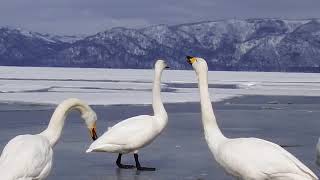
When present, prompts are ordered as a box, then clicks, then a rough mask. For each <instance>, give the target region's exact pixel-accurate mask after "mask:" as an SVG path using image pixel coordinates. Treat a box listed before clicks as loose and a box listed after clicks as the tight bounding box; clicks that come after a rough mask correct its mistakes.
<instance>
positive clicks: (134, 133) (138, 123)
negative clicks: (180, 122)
mask: <svg viewBox="0 0 320 180" xmlns="http://www.w3.org/2000/svg"><path fill="white" fill-rule="evenodd" d="M155 123H156V122H155V119H154V116H148V115H141V116H135V117H131V118H129V119H126V120H124V121H121V122H119V123H118V124H116V125H114V126H113V127H111V128H110V129H109V130H108V131H107V132H105V133H104V134H103V135H102V136H100V137H99V138H98V139H97V140H96V141H94V142H93V143H92V144H91V146H90V148H89V149H96V148H99V147H101V146H105V145H119V146H127V147H129V148H132V149H135V148H138V147H139V146H142V145H147V144H148V142H149V141H152V140H153V139H154V138H155V137H156V136H157V135H158V133H159V132H158V131H157V129H156V127H155Z"/></svg>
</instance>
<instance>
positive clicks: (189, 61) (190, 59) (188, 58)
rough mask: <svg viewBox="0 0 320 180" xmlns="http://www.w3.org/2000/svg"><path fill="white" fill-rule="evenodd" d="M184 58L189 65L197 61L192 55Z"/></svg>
mask: <svg viewBox="0 0 320 180" xmlns="http://www.w3.org/2000/svg"><path fill="white" fill-rule="evenodd" d="M186 58H187V62H188V63H189V64H191V65H192V64H193V63H194V62H196V61H197V58H195V57H192V56H187V57H186Z"/></svg>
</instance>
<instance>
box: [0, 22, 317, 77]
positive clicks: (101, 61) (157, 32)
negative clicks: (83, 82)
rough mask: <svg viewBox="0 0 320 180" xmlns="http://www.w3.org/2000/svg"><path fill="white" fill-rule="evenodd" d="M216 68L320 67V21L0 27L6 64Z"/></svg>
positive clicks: (2, 60)
mask: <svg viewBox="0 0 320 180" xmlns="http://www.w3.org/2000/svg"><path fill="white" fill-rule="evenodd" d="M186 55H192V56H201V57H204V58H205V59H206V60H207V62H208V64H209V67H210V69H211V70H251V71H305V72H307V71H308V72H311V71H312V72H319V71H320V68H319V67H320V21H319V20H317V19H311V20H280V19H248V20H223V21H212V22H199V23H192V24H182V25H176V26H167V25H157V26H151V27H146V28H143V29H128V28H113V29H110V30H106V31H104V32H100V33H97V34H95V35H92V36H87V37H83V38H79V37H77V36H75V37H72V36H71V37H69V38H68V37H63V36H53V35H48V34H46V35H43V34H40V33H34V32H27V31H22V30H17V29H9V28H0V65H18V66H68V67H70V66H71V67H75V66H76V67H109V68H150V67H152V65H153V62H154V60H155V59H158V58H163V59H166V60H167V61H169V64H170V66H171V67H173V68H176V69H183V68H187V67H188V68H190V67H189V66H188V65H187V64H186V62H185V56H186Z"/></svg>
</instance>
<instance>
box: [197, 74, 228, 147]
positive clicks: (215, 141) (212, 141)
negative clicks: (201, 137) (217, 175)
mask: <svg viewBox="0 0 320 180" xmlns="http://www.w3.org/2000/svg"><path fill="white" fill-rule="evenodd" d="M198 81H199V89H200V102H201V115H202V123H203V127H204V133H205V138H206V140H207V142H208V144H209V146H210V148H213V150H214V149H216V148H217V147H218V145H219V143H220V142H221V141H223V140H224V139H226V137H224V135H223V134H222V132H221V131H220V129H219V126H218V124H217V121H216V117H215V115H214V113H213V109H212V103H211V100H210V95H209V90H208V72H207V71H203V72H200V73H199V74H198Z"/></svg>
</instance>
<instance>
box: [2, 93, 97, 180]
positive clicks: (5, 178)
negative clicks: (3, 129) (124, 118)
mask: <svg viewBox="0 0 320 180" xmlns="http://www.w3.org/2000/svg"><path fill="white" fill-rule="evenodd" d="M72 109H76V110H78V111H80V113H81V116H82V118H83V119H84V120H85V123H86V125H87V127H88V128H89V130H90V134H91V136H92V138H93V139H94V140H95V139H97V135H96V131H95V129H96V119H97V118H96V114H95V112H94V111H93V110H92V109H91V108H90V107H89V106H88V105H87V104H86V103H84V102H82V101H80V100H79V99H67V100H65V101H63V102H62V103H61V104H59V106H58V107H57V108H56V110H55V111H54V113H53V115H52V117H51V120H50V123H49V125H48V128H47V129H46V130H44V131H43V132H41V133H40V134H36V135H30V134H26V135H19V136H16V137H15V138H13V139H12V140H10V141H9V142H8V144H7V145H6V146H5V147H4V149H3V151H2V154H1V156H0V179H1V180H43V179H46V178H47V177H48V175H49V173H50V171H51V166H52V158H53V157H52V156H53V150H52V148H53V147H54V146H55V144H56V143H57V141H58V140H59V138H60V135H61V132H62V128H63V125H64V121H65V119H66V116H67V114H68V112H69V111H70V110H72Z"/></svg>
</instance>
